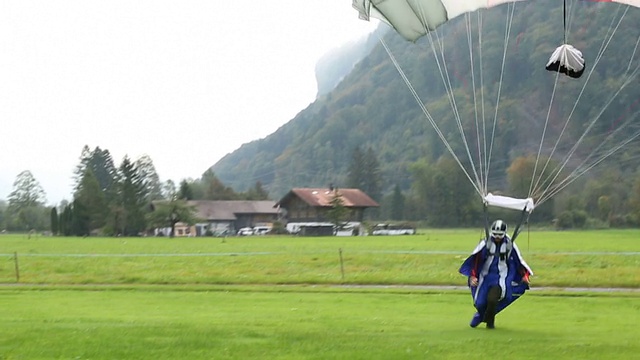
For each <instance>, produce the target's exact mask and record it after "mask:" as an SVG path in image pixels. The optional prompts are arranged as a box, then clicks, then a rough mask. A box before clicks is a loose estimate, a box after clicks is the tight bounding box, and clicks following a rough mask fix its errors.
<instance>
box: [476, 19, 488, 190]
mask: <svg viewBox="0 0 640 360" xmlns="http://www.w3.org/2000/svg"><path fill="white" fill-rule="evenodd" d="M477 19H478V58H479V62H480V106H481V108H482V111H481V113H482V137H483V141H482V145H483V147H484V151H483V152H482V154H483V156H484V168H485V175H484V176H485V178H484V189H483V191H484V192H483V194H488V193H489V188H488V186H489V158H488V156H487V155H488V152H487V131H486V122H485V109H484V72H483V71H482V69H483V68H484V66H483V63H482V29H483V27H482V12H481V11H478V12H477ZM474 95H475V90H474Z"/></svg>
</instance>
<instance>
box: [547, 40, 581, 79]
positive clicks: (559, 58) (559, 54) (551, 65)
mask: <svg viewBox="0 0 640 360" xmlns="http://www.w3.org/2000/svg"><path fill="white" fill-rule="evenodd" d="M546 69H547V70H549V71H558V72H560V73H562V74H566V75H568V76H570V77H572V78H579V77H580V76H582V73H583V72H584V58H583V57H582V52H581V51H580V50H578V49H576V48H574V47H573V46H571V45H569V44H563V45H561V46H559V47H558V48H557V49H556V50H555V51H554V52H553V54H551V57H549V62H547V66H546Z"/></svg>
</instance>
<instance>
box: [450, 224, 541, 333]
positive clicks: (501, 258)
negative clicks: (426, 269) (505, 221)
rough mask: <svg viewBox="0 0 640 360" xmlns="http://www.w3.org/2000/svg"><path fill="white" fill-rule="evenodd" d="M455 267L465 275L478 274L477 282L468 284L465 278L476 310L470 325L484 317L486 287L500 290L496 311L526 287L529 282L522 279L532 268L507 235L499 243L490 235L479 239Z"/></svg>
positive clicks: (527, 275)
mask: <svg viewBox="0 0 640 360" xmlns="http://www.w3.org/2000/svg"><path fill="white" fill-rule="evenodd" d="M459 271H460V273H461V274H462V275H465V276H467V277H471V276H475V277H476V278H478V286H471V282H470V278H469V280H468V285H469V288H470V289H471V296H472V297H473V305H474V306H475V308H476V310H477V311H478V312H477V313H476V314H475V316H474V318H473V320H472V321H471V326H472V327H475V326H477V325H478V324H479V323H480V322H482V321H483V319H484V316H485V311H486V309H487V292H488V290H489V288H491V287H492V286H496V285H497V286H500V289H501V291H502V293H501V294H500V300H499V301H498V304H497V307H496V313H499V312H500V311H502V310H503V309H504V308H506V307H507V306H509V304H511V303H512V302H514V301H516V300H517V299H518V298H519V297H520V295H522V294H524V293H525V291H527V290H528V289H529V284H528V283H527V282H526V281H524V280H525V279H526V280H528V278H529V276H531V275H533V271H531V268H530V267H529V265H527V263H526V262H525V261H524V259H523V258H522V255H520V251H519V250H518V246H516V244H515V243H514V242H512V241H511V239H510V238H509V237H508V236H505V237H504V238H503V239H502V241H501V242H500V243H497V242H496V239H495V238H494V237H493V236H491V237H490V238H489V241H487V240H486V239H483V240H482V241H480V243H479V244H478V246H477V247H476V248H475V249H474V250H473V252H472V253H471V255H470V256H469V257H468V258H467V259H466V260H465V261H464V263H462V266H461V267H460V270H459Z"/></svg>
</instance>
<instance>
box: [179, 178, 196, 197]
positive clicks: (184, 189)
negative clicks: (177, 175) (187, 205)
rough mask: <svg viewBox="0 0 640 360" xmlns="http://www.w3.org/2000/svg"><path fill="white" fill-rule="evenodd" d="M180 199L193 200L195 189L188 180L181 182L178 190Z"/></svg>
mask: <svg viewBox="0 0 640 360" xmlns="http://www.w3.org/2000/svg"><path fill="white" fill-rule="evenodd" d="M178 198H179V199H182V200H193V189H192V188H191V185H190V184H189V183H188V182H187V180H186V179H183V180H182V181H181V182H180V189H179V190H178Z"/></svg>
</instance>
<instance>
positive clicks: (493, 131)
mask: <svg viewBox="0 0 640 360" xmlns="http://www.w3.org/2000/svg"><path fill="white" fill-rule="evenodd" d="M507 6H508V8H507V11H509V10H510V14H509V16H508V18H507V21H506V24H505V34H504V49H503V52H502V66H501V67H500V80H499V81H498V94H497V96H496V105H495V111H494V115H493V127H492V129H491V142H490V145H489V153H488V156H487V167H486V169H487V172H486V175H487V182H488V179H489V169H490V168H491V154H492V152H493V142H494V139H495V134H496V125H497V123H498V110H499V109H500V95H501V93H502V80H503V78H504V66H505V63H506V62H507V48H508V46H509V35H510V34H511V24H512V23H513V13H514V12H515V8H516V5H515V3H514V4H507Z"/></svg>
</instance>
